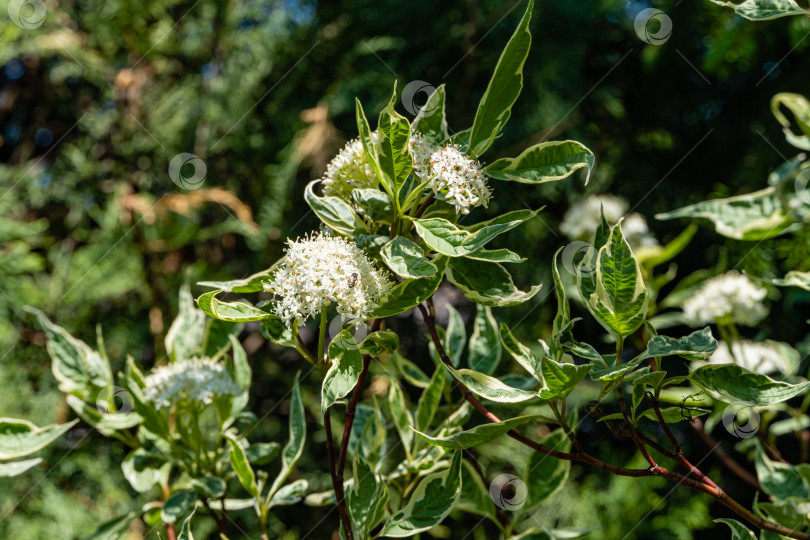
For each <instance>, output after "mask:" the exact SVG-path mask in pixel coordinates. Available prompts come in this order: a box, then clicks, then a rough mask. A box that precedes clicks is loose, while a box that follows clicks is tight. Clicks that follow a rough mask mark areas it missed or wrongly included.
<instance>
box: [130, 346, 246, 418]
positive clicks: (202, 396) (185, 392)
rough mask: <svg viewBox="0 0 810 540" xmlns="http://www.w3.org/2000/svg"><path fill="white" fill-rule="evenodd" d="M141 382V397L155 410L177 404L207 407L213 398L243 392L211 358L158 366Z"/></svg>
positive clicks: (220, 365) (226, 371) (223, 367)
mask: <svg viewBox="0 0 810 540" xmlns="http://www.w3.org/2000/svg"><path fill="white" fill-rule="evenodd" d="M144 382H145V384H146V388H144V396H145V397H146V399H147V401H149V402H151V403H152V404H153V405H154V406H155V407H157V408H158V409H164V408H165V409H168V408H170V407H172V405H177V404H178V403H188V404H202V405H208V404H210V403H211V402H213V400H214V398H216V397H219V396H238V395H240V394H241V393H242V390H241V389H240V388H239V386H238V385H237V384H236V383H235V382H234V380H233V378H232V377H231V374H230V373H229V372H228V370H226V369H225V365H224V364H222V363H220V362H215V361H213V360H211V359H210V358H191V359H189V360H182V361H180V362H173V363H171V364H167V365H165V366H161V367H158V368H156V369H154V370H153V371H152V373H151V374H150V375H149V376H148V377H146V380H145V381H144Z"/></svg>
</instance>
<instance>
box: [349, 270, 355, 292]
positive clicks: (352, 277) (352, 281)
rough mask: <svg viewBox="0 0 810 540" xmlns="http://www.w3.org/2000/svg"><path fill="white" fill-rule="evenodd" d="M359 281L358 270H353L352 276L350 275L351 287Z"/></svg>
mask: <svg viewBox="0 0 810 540" xmlns="http://www.w3.org/2000/svg"><path fill="white" fill-rule="evenodd" d="M356 283H357V272H353V273H352V275H351V276H349V288H350V289H351V288H352V287H354V285H355V284H356Z"/></svg>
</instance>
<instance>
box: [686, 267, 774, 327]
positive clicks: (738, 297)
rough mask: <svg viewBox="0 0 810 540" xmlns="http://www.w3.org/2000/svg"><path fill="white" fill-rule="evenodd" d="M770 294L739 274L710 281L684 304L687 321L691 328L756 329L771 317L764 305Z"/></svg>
mask: <svg viewBox="0 0 810 540" xmlns="http://www.w3.org/2000/svg"><path fill="white" fill-rule="evenodd" d="M766 294H767V291H766V290H765V289H763V288H762V287H760V286H759V285H757V284H756V283H754V282H753V281H751V280H750V279H749V278H748V277H747V276H744V275H742V274H740V273H739V272H736V271H733V270H732V271H731V272H726V273H725V274H723V275H720V276H716V277H713V278H711V279H709V280H707V281H706V282H705V283H703V285H702V286H701V287H700V289H698V290H697V292H696V293H695V294H693V295H692V296H691V297H689V298H688V299H687V300H686V301H685V302H684V303H683V318H684V320H685V321H686V323H687V324H689V325H691V326H702V325H704V324H709V323H720V324H729V323H732V322H733V323H737V324H742V325H745V326H756V324H757V323H759V322H760V321H761V320H762V319H764V318H765V317H766V316H767V315H768V309H767V308H766V307H765V306H764V305H763V304H762V301H763V300H765V295H766Z"/></svg>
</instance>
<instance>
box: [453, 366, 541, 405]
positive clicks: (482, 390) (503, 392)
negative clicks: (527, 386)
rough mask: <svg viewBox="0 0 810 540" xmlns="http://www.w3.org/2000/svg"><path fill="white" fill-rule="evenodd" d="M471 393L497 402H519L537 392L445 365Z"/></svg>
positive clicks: (526, 399)
mask: <svg viewBox="0 0 810 540" xmlns="http://www.w3.org/2000/svg"><path fill="white" fill-rule="evenodd" d="M445 367H447V369H449V370H450V371H451V372H452V373H453V375H455V377H456V378H457V379H458V380H459V381H461V382H462V383H463V384H464V386H466V387H467V388H468V389H469V390H470V391H471V392H472V393H473V394H475V395H477V396H479V397H483V398H486V399H488V400H490V401H496V402H498V403H520V402H523V401H528V400H530V399H533V398H536V397H537V393H535V392H529V391H527V390H521V389H520V388H514V387H512V386H509V385H507V384H505V383H503V382H501V381H500V380H498V379H496V378H495V377H490V376H489V375H484V374H483V373H478V372H477V371H473V370H471V369H453V368H451V367H450V366H445Z"/></svg>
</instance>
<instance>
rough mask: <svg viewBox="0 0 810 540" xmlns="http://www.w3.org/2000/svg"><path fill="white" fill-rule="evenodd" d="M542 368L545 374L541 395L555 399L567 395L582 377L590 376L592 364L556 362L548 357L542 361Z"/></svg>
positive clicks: (544, 397)
mask: <svg viewBox="0 0 810 540" xmlns="http://www.w3.org/2000/svg"><path fill="white" fill-rule="evenodd" d="M540 369H541V371H542V374H543V388H541V389H540V392H539V394H540V397H541V398H542V399H555V398H559V397H565V396H566V395H567V394H568V393H569V392H570V391H571V390H573V389H574V387H575V386H576V385H577V384H579V383H580V381H582V379H584V378H585V377H587V376H588V373H589V372H590V371H591V366H590V365H588V364H581V365H576V364H570V363H565V362H556V361H554V360H552V359H551V358H548V357H546V358H543V360H542V361H541V363H540Z"/></svg>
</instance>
